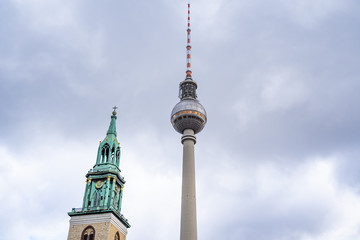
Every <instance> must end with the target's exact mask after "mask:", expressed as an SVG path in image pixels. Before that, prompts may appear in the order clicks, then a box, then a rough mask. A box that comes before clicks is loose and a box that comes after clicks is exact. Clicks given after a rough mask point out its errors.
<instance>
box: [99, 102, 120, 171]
mask: <svg viewBox="0 0 360 240" xmlns="http://www.w3.org/2000/svg"><path fill="white" fill-rule="evenodd" d="M116 109H117V107H116V106H115V107H114V111H113V112H112V116H111V121H110V126H109V129H108V131H107V133H106V136H105V138H104V140H103V141H101V142H100V145H99V149H98V155H97V159H96V165H95V166H94V168H96V169H97V168H99V167H101V165H103V164H106V165H108V164H114V165H116V166H117V167H119V164H120V143H119V142H118V140H117V139H116V135H117V134H116V119H117V117H116V114H117V113H116ZM119 171H120V169H119Z"/></svg>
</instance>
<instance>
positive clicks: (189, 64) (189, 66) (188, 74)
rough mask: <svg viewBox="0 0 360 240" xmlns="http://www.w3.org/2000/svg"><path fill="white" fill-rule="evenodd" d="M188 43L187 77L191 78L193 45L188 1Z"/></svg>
mask: <svg viewBox="0 0 360 240" xmlns="http://www.w3.org/2000/svg"><path fill="white" fill-rule="evenodd" d="M186 31H187V45H186V78H191V45H190V32H191V29H190V3H188V28H187V30H186Z"/></svg>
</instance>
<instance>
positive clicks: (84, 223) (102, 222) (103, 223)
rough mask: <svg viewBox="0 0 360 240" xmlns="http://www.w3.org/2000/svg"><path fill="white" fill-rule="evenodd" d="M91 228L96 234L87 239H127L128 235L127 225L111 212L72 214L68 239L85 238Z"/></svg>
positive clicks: (80, 239)
mask: <svg viewBox="0 0 360 240" xmlns="http://www.w3.org/2000/svg"><path fill="white" fill-rule="evenodd" d="M89 229H90V230H91V231H93V235H94V236H93V237H90V235H89V237H87V238H88V239H87V240H114V239H115V240H125V239H126V235H127V228H126V226H125V225H124V224H123V223H122V222H120V220H119V219H118V218H117V217H116V216H115V215H114V214H113V213H111V212H110V213H98V214H84V215H78V216H71V218H70V228H69V235H68V238H67V239H68V240H83V239H84V235H85V234H88V233H87V231H88V230H89ZM91 238H92V239H91Z"/></svg>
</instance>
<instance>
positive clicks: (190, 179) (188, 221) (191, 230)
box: [180, 129, 197, 240]
mask: <svg viewBox="0 0 360 240" xmlns="http://www.w3.org/2000/svg"><path fill="white" fill-rule="evenodd" d="M181 142H182V144H183V172H182V196H181V226H180V240H197V223H196V187H195V156H194V145H195V143H196V137H195V135H194V130H192V129H186V130H185V131H184V134H183V136H182V138H181Z"/></svg>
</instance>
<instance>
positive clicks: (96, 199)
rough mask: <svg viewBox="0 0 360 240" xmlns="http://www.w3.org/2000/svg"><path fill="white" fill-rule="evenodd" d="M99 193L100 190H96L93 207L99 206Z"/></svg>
mask: <svg viewBox="0 0 360 240" xmlns="http://www.w3.org/2000/svg"><path fill="white" fill-rule="evenodd" d="M100 200H101V193H100V190H96V191H95V193H94V207H97V206H100Z"/></svg>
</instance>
